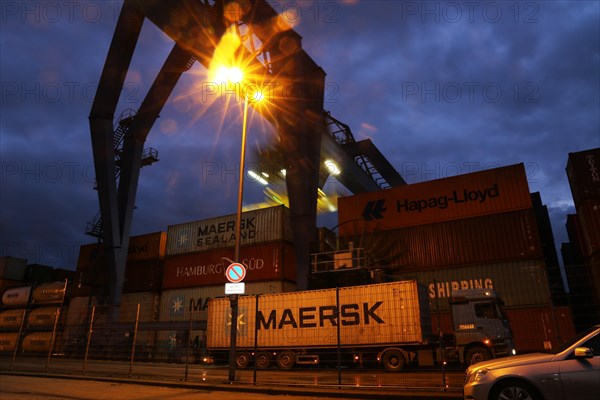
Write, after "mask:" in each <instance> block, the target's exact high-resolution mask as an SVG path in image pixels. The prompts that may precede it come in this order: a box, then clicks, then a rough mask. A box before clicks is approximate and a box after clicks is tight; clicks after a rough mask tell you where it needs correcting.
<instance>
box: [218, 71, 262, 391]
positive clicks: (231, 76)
mask: <svg viewBox="0 0 600 400" xmlns="http://www.w3.org/2000/svg"><path fill="white" fill-rule="evenodd" d="M243 78H244V74H243V72H242V70H241V69H240V68H237V67H233V68H227V67H220V68H219V69H218V71H217V79H218V82H219V83H224V84H234V85H240V84H241V82H242V81H243ZM238 89H239V90H238V91H239V92H241V94H242V96H243V98H244V114H243V117H242V144H241V150H240V169H239V183H238V200H237V211H236V220H235V247H234V255H233V259H234V261H235V262H236V263H240V264H241V259H240V245H241V234H242V201H243V197H244V167H245V162H246V133H247V125H248V103H249V102H250V101H253V102H259V101H261V100H262V99H263V97H264V96H263V93H262V92H261V91H260V90H255V91H253V92H252V93H249V92H248V90H247V89H248V87H247V86H246V87H241V88H240V87H239V86H238ZM229 302H230V305H231V328H230V335H229V339H230V340H229V382H233V381H235V367H236V357H235V349H236V342H237V319H238V295H237V294H230V295H229Z"/></svg>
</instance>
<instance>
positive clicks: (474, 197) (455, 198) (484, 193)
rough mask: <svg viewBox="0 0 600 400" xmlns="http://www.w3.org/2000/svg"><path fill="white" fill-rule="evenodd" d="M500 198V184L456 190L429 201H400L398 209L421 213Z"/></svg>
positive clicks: (397, 205)
mask: <svg viewBox="0 0 600 400" xmlns="http://www.w3.org/2000/svg"><path fill="white" fill-rule="evenodd" d="M496 197H500V191H499V190H498V184H497V183H496V184H494V185H493V186H490V187H488V188H485V189H483V190H481V189H476V190H469V189H463V190H462V191H458V190H454V191H453V192H452V195H450V196H448V195H444V196H439V197H430V198H428V199H420V200H412V201H411V200H409V199H404V200H398V201H397V202H396V208H397V210H398V212H399V213H401V212H404V211H418V212H421V211H423V210H425V209H428V208H439V209H445V208H447V207H448V206H449V205H450V204H462V203H468V202H477V203H484V202H485V201H487V200H488V199H493V198H496Z"/></svg>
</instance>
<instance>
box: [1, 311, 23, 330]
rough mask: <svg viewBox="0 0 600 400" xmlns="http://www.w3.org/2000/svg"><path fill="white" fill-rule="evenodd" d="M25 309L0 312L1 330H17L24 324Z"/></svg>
mask: <svg viewBox="0 0 600 400" xmlns="http://www.w3.org/2000/svg"><path fill="white" fill-rule="evenodd" d="M24 313H25V310H24V309H20V310H6V311H2V312H0V328H1V329H16V328H19V327H20V326H21V323H22V322H23V314H24Z"/></svg>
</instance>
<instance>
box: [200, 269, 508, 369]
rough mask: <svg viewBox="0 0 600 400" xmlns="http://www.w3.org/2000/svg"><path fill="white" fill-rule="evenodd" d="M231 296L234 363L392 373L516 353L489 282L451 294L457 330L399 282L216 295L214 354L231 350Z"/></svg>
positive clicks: (209, 335) (422, 293)
mask: <svg viewBox="0 0 600 400" xmlns="http://www.w3.org/2000/svg"><path fill="white" fill-rule="evenodd" d="M232 301H233V302H235V301H237V303H238V304H237V307H238V318H237V324H236V326H237V333H236V342H235V361H236V366H237V367H238V368H246V367H248V366H250V365H251V364H252V363H254V366H255V367H256V368H257V369H266V368H269V367H270V366H271V365H272V364H276V366H277V367H278V368H279V369H283V370H289V369H292V368H294V366H296V365H320V364H326V363H327V362H337V363H340V362H341V363H352V365H356V366H368V365H374V364H376V365H377V366H379V367H381V366H382V367H383V368H385V369H386V370H387V371H391V372H395V371H400V370H402V369H404V368H405V367H407V366H409V365H410V366H435V365H439V364H440V363H447V362H458V363H462V364H463V365H469V364H471V363H474V362H477V361H480V360H486V359H491V358H496V357H501V356H508V355H511V354H514V347H513V344H512V343H513V341H512V336H511V331H510V327H509V326H508V322H507V320H506V319H505V318H504V315H503V313H502V307H501V305H502V302H501V300H500V298H499V297H498V295H497V294H496V293H495V292H494V290H493V289H483V288H482V289H463V290H458V291H456V292H455V293H454V295H453V296H452V299H451V310H452V318H453V325H454V332H452V333H442V332H439V331H437V332H436V331H434V330H433V329H432V319H431V313H430V305H429V299H428V297H427V293H426V289H425V287H423V286H422V285H420V284H418V283H417V281H414V280H410V281H398V282H390V283H379V284H371V285H363V286H351V287H342V288H334V289H320V290H309V291H299V292H288V293H278V294H266V295H251V296H239V298H236V297H235V296H234V298H233V299H232V298H215V299H212V300H211V301H210V302H209V305H208V319H207V330H206V349H207V352H208V355H209V357H210V359H211V360H214V361H217V360H219V359H221V360H225V359H227V358H228V356H229V352H230V347H231V344H230V328H231V325H232V321H231V315H232V313H231V307H232Z"/></svg>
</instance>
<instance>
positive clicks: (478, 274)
mask: <svg viewBox="0 0 600 400" xmlns="http://www.w3.org/2000/svg"><path fill="white" fill-rule="evenodd" d="M390 276H393V279H400V280H405V279H415V280H416V281H417V282H419V283H420V284H422V285H425V286H426V287H427V292H428V296H429V302H430V307H431V310H432V311H436V310H440V311H447V310H449V304H448V298H449V297H450V296H451V295H452V292H453V291H456V290H458V289H472V288H488V289H494V290H495V291H496V292H497V293H498V295H499V296H500V297H501V298H502V300H503V301H504V303H505V304H506V306H507V307H517V306H521V307H522V306H533V305H548V304H550V289H549V286H548V279H547V277H546V266H545V263H544V260H543V259H539V260H530V261H515V262H506V263H498V264H483V265H471V266H465V267H455V268H440V269H434V270H428V271H418V272H402V271H400V270H398V271H395V272H394V273H393V275H391V274H390Z"/></svg>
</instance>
